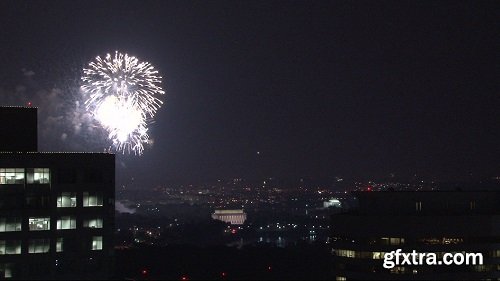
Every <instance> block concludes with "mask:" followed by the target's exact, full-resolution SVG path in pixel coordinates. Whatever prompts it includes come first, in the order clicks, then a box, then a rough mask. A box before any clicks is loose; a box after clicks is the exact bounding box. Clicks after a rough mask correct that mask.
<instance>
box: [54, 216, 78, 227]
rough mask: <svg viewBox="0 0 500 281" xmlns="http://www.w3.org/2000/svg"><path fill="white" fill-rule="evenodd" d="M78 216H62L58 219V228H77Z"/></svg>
mask: <svg viewBox="0 0 500 281" xmlns="http://www.w3.org/2000/svg"><path fill="white" fill-rule="evenodd" d="M75 228H76V218H75V217H72V216H65V217H61V218H60V219H58V220H57V229H75Z"/></svg>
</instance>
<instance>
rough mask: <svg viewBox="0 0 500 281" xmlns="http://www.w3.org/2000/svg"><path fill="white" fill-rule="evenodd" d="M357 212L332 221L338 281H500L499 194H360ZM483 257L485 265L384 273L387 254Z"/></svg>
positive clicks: (398, 268) (405, 268) (410, 268)
mask: <svg viewBox="0 0 500 281" xmlns="http://www.w3.org/2000/svg"><path fill="white" fill-rule="evenodd" d="M355 196H356V198H357V200H358V202H359V207H358V208H357V209H354V210H350V211H349V212H347V213H342V214H337V215H333V216H332V224H331V229H332V232H331V237H330V242H331V246H332V255H334V263H335V265H334V266H335V274H336V278H337V280H431V279H432V280H436V279H437V280H480V279H481V280H485V279H490V280H499V278H500V204H499V202H500V192H497V191H429V192H425V191H424V192H422V191H418V192H410V191H402V192H394V191H387V192H356V193H355ZM396 249H402V251H403V252H404V253H411V252H412V251H413V250H416V252H420V253H430V252H432V253H436V255H437V257H438V259H439V258H442V256H443V254H444V253H448V252H450V253H461V252H466V253H482V255H483V258H484V265H460V266H459V265H448V266H447V265H435V266H426V265H421V266H413V265H411V266H409V265H401V266H395V267H394V268H392V269H386V268H384V267H383V261H384V254H385V253H388V252H391V251H395V250H396Z"/></svg>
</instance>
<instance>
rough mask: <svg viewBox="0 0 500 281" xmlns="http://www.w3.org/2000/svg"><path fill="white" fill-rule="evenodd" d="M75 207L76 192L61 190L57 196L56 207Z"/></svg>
mask: <svg viewBox="0 0 500 281" xmlns="http://www.w3.org/2000/svg"><path fill="white" fill-rule="evenodd" d="M68 207H76V192H62V193H61V195H59V196H57V208H68Z"/></svg>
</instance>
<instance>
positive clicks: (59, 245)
mask: <svg viewBox="0 0 500 281" xmlns="http://www.w3.org/2000/svg"><path fill="white" fill-rule="evenodd" d="M63 246H64V238H57V240H56V252H58V253H60V252H62V251H63V249H64V247H63Z"/></svg>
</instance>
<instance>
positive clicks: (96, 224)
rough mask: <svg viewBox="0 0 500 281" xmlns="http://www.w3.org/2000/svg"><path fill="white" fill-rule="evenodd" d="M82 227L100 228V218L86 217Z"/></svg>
mask: <svg viewBox="0 0 500 281" xmlns="http://www.w3.org/2000/svg"><path fill="white" fill-rule="evenodd" d="M83 227H87V228H102V219H98V218H96V219H88V220H84V221H83Z"/></svg>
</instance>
